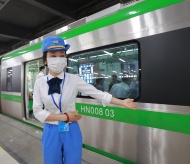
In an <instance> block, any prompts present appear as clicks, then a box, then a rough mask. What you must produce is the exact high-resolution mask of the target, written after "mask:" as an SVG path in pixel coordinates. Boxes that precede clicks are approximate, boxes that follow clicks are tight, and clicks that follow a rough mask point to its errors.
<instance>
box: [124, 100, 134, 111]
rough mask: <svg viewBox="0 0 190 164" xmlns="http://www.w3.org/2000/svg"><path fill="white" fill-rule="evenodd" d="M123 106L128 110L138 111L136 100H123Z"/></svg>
mask: <svg viewBox="0 0 190 164" xmlns="http://www.w3.org/2000/svg"><path fill="white" fill-rule="evenodd" d="M123 106H124V107H126V108H131V109H137V104H136V103H135V102H134V99H125V100H123Z"/></svg>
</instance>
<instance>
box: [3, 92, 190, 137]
mask: <svg viewBox="0 0 190 164" xmlns="http://www.w3.org/2000/svg"><path fill="white" fill-rule="evenodd" d="M1 98H2V99H4V100H10V101H15V102H21V96H15V95H8V94H1ZM76 109H77V110H78V112H79V113H80V114H82V115H85V116H91V117H96V118H102V119H107V120H113V121H117V122H124V123H129V124H135V125H139V126H146V127H151V128H158V129H164V130H169V131H174V132H180V133H185V134H190V115H183V114H175V113H165V112H155V111H147V110H131V109H126V108H118V107H110V106H106V107H103V106H101V105H93V104H82V103H76Z"/></svg>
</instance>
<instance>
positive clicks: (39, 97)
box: [33, 72, 112, 124]
mask: <svg viewBox="0 0 190 164" xmlns="http://www.w3.org/2000/svg"><path fill="white" fill-rule="evenodd" d="M47 76H48V79H49V80H50V79H52V78H53V76H52V75H51V74H48V75H47ZM47 76H44V77H42V78H39V79H37V80H36V82H35V85H34V93H33V113H34V116H35V117H36V118H37V119H38V120H39V121H41V122H42V123H43V122H44V121H45V120H46V118H47V117H48V116H49V115H50V114H51V113H52V114H59V113H60V110H59V109H58V108H57V107H56V106H55V104H54V103H53V101H52V98H51V95H48V90H49V86H48V84H47ZM57 77H58V78H60V79H63V77H64V73H63V72H61V73H60V74H59V75H58V76H57ZM61 85H62V84H61ZM78 91H80V92H82V93H84V94H87V95H89V96H91V97H93V98H95V99H97V100H99V101H102V103H103V105H104V104H108V103H110V101H111V98H112V95H110V94H109V93H107V92H102V91H99V90H97V89H96V88H95V87H94V86H92V85H91V84H87V83H86V82H85V81H84V80H82V79H81V78H80V77H79V76H76V75H73V74H69V73H66V75H65V83H64V86H63V90H61V92H62V112H63V113H65V112H69V111H75V110H76V108H75V102H76V96H77V94H78ZM53 96H54V99H55V102H56V103H57V104H59V98H60V94H58V93H54V94H53ZM43 104H44V106H45V109H42V108H43ZM48 123H50V124H58V122H57V121H51V122H48Z"/></svg>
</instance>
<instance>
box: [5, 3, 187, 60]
mask: <svg viewBox="0 0 190 164" xmlns="http://www.w3.org/2000/svg"><path fill="white" fill-rule="evenodd" d="M182 1H184V0H159V1H155V0H145V1H144V2H141V3H139V4H136V5H134V6H131V7H128V8H124V9H122V10H119V11H117V12H116V13H114V14H111V15H108V16H106V17H103V18H100V19H98V20H95V21H92V22H90V23H87V24H85V25H83V26H80V27H78V28H75V29H73V30H70V31H67V32H65V33H62V34H59V35H58V36H60V37H62V38H64V39H69V38H72V37H75V36H78V35H81V34H84V33H87V32H90V31H93V30H97V29H99V28H102V27H105V26H108V25H111V24H115V23H118V22H121V21H124V20H127V19H130V18H133V17H135V16H139V15H142V14H145V13H148V12H151V11H154V10H157V9H160V8H163V7H166V6H170V5H173V4H176V3H179V2H182ZM41 44H42V43H41V42H40V43H37V44H35V45H32V46H29V47H27V48H24V49H22V50H18V51H15V52H13V53H10V54H7V55H6V56H3V58H2V60H3V61H4V60H8V59H11V58H14V57H17V56H20V55H23V54H25V53H28V52H31V51H34V50H37V49H40V48H41Z"/></svg>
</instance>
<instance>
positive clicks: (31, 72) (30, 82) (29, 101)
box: [25, 59, 44, 122]
mask: <svg viewBox="0 0 190 164" xmlns="http://www.w3.org/2000/svg"><path fill="white" fill-rule="evenodd" d="M43 65H44V64H43V60H42V59H38V60H33V61H30V62H27V63H26V64H25V113H26V119H27V120H28V121H31V122H35V121H36V119H35V118H34V115H33V109H32V106H33V90H34V83H35V81H36V76H37V75H38V74H39V72H40V70H39V69H40V67H41V66H43Z"/></svg>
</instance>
